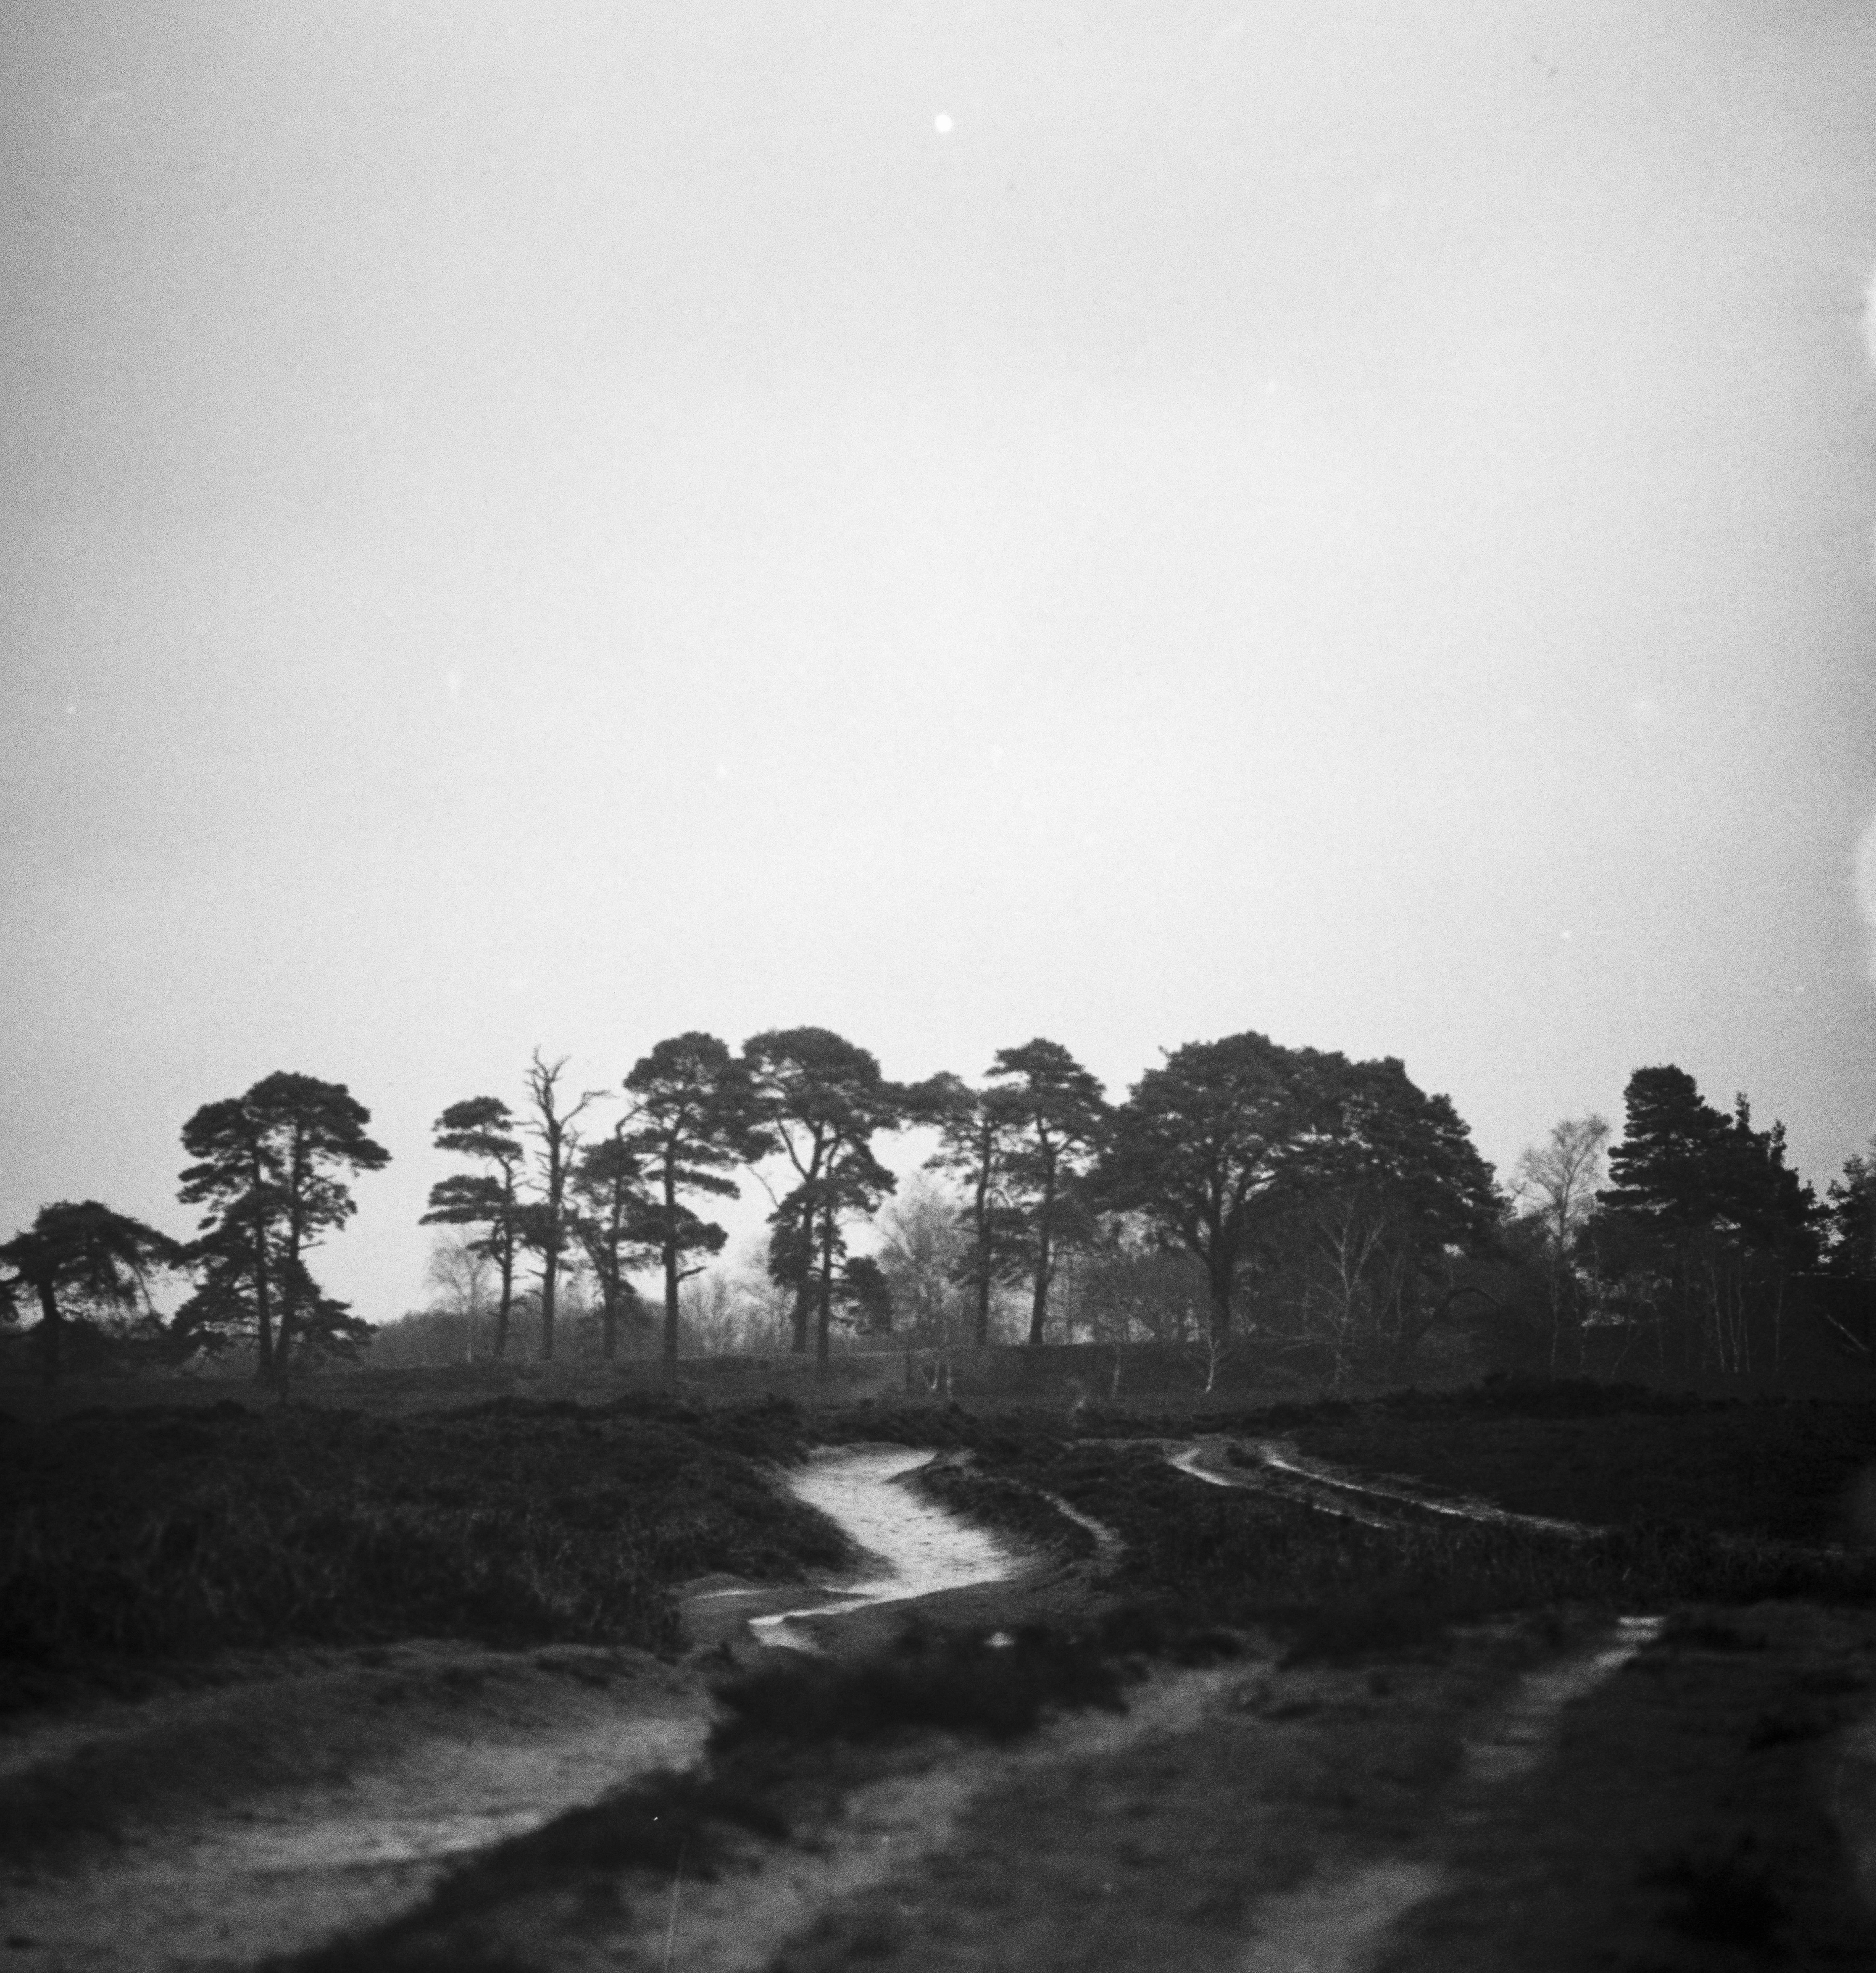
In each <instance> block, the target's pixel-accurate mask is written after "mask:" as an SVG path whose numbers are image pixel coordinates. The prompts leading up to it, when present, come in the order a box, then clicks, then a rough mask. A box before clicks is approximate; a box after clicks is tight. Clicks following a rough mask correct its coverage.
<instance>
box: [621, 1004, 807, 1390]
mask: <svg viewBox="0 0 1876 1973" xmlns="http://www.w3.org/2000/svg"><path fill="white" fill-rule="evenodd" d="M626 1096H627V1098H629V1101H630V1102H631V1105H632V1108H631V1111H630V1113H629V1115H628V1116H627V1117H626V1124H625V1127H624V1135H623V1140H622V1141H623V1143H624V1144H626V1146H627V1147H628V1148H629V1150H630V1151H631V1153H632V1155H633V1156H634V1157H636V1158H638V1159H639V1160H640V1162H641V1163H642V1166H643V1169H644V1172H645V1182H646V1184H647V1185H648V1186H649V1191H650V1196H649V1202H648V1209H647V1216H646V1219H645V1226H646V1229H647V1232H648V1237H649V1238H651V1239H652V1241H653V1242H655V1245H656V1248H657V1250H658V1257H659V1265H660V1266H661V1267H662V1269H663V1271H664V1277H665V1336H664V1354H665V1363H666V1365H667V1366H670V1365H674V1364H675V1363H676V1362H677V1360H678V1288H679V1285H680V1284H681V1282H682V1281H684V1280H685V1278H687V1277H688V1276H689V1275H691V1274H695V1273H696V1272H697V1271H698V1268H699V1267H701V1265H702V1262H701V1260H700V1261H698V1263H697V1264H696V1265H694V1266H687V1265H685V1263H686V1262H687V1261H689V1260H690V1258H691V1256H692V1255H713V1254H717V1253H721V1252H722V1249H723V1244H724V1240H725V1239H726V1238H727V1235H726V1234H725V1233H724V1230H723V1229H722V1228H721V1226H719V1225H716V1224H714V1222H711V1221H710V1220H707V1219H701V1218H700V1217H699V1216H698V1214H697V1213H696V1212H695V1211H693V1210H692V1209H691V1207H690V1206H687V1205H686V1204H685V1202H684V1200H683V1198H682V1196H681V1195H683V1194H684V1193H709V1194H711V1195H712V1196H715V1197H717V1198H720V1199H734V1198H735V1197H737V1194H738V1191H739V1188H738V1186H737V1183H736V1182H735V1180H733V1179H730V1178H728V1177H727V1176H724V1174H725V1173H727V1171H729V1170H731V1169H732V1168H734V1166H737V1165H741V1164H750V1163H754V1162H755V1160H757V1159H758V1158H760V1157H764V1156H765V1155H766V1153H768V1152H769V1151H770V1150H771V1149H773V1146H774V1143H775V1140H774V1138H773V1136H772V1134H770V1131H768V1130H766V1129H765V1128H764V1127H763V1119H762V1114H761V1111H760V1105H759V1104H758V1102H757V1094H756V1090H755V1086H754V1085H753V1082H752V1081H751V1079H750V1071H749V1068H748V1067H747V1065H746V1064H745V1063H744V1062H738V1061H737V1059H736V1058H734V1056H733V1055H731V1054H730V1051H729V1049H728V1048H727V1046H725V1045H724V1043H723V1042H721V1041H719V1040H718V1039H717V1037H716V1036H714V1035H706V1034H699V1033H695V1032H692V1033H689V1034H682V1035H675V1036H672V1037H671V1039H668V1040H667V1041H662V1042H659V1044H658V1045H657V1046H656V1047H655V1048H654V1049H652V1051H651V1052H650V1053H649V1055H644V1056H642V1057H641V1058H640V1059H639V1061H638V1062H636V1063H635V1064H634V1065H632V1072H631V1074H630V1075H628V1076H627V1077H626Z"/></svg>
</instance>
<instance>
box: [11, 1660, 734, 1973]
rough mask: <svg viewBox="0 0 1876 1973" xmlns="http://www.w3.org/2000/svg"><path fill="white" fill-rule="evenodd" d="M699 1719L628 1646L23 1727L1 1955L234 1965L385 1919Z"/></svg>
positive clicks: (268, 1687) (313, 1684)
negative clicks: (464, 1857) (469, 1856)
mask: <svg viewBox="0 0 1876 1973" xmlns="http://www.w3.org/2000/svg"><path fill="white" fill-rule="evenodd" d="M237 1670H238V1668H237ZM707 1726H708V1698H707V1694H706V1690H705V1687H704V1683H703V1681H702V1680H701V1677H699V1676H698V1674H697V1673H696V1672H695V1670H682V1669H680V1668H678V1667H671V1666H667V1665H665V1664H661V1663H659V1661H657V1660H656V1659H654V1658H650V1657H646V1656H645V1655H644V1654H642V1653H637V1652H616V1651H593V1650H580V1649H571V1648H566V1647H555V1648H554V1649H552V1650H548V1651H539V1652H535V1653H532V1654H515V1653H505V1652H496V1651H482V1650H479V1649H477V1648H475V1647H469V1646H460V1645H452V1644H407V1645H400V1646H396V1647H389V1648H387V1649H384V1650H375V1651H367V1652H359V1653H350V1654H340V1653H332V1654H322V1655H319V1656H314V1655H311V1654H309V1655H308V1656H306V1657H302V1658H301V1659H299V1660H298V1661H294V1662H293V1663H291V1664H284V1665H280V1666H276V1667H275V1668H273V1670H272V1671H271V1672H270V1673H269V1674H263V1675H257V1676H249V1677H240V1676H238V1675H237V1676H233V1677H231V1680H230V1683H227V1684H224V1685H219V1686H215V1687H208V1688H206V1689H202V1690H195V1691H191V1692H185V1693H170V1694H167V1695H165V1696H164V1697H160V1698H158V1699H155V1700H145V1701H143V1702H141V1703H136V1704H105V1705H100V1706H93V1707H91V1708H89V1709H87V1710H85V1711H83V1712H82V1713H78V1714H76V1715H74V1716H68V1717H65V1718H61V1719H55V1720H50V1721H44V1720H42V1721H38V1722H35V1723H31V1725H28V1726H15V1728H13V1729H12V1730H11V1732H9V1733H8V1734H7V1735H6V1736H5V1737H4V1738H3V1739H0V1827H3V1828H4V1830H5V1834H6V1837H7V1840H6V1843H5V1851H6V1855H7V1862H6V1863H5V1866H4V1867H3V1868H0V1927H3V1928H4V1939H5V1950H6V1956H5V1962H3V1963H4V1964H5V1966H6V1967H7V1968H8V1969H9V1973H11V1969H13V1968H19V1969H21V1973H25V1969H28V1968H40V1967H44V1968H60V1969H64V1968H71V1969H74V1973H77V1969H87V1973H88V1969H92V1968H96V1969H98V1973H106V1969H111V1973H118V1969H123V1973H130V1970H131V1969H139V1973H141V1969H157V1968H180V1967H218V1966H248V1965H253V1964H254V1963H255V1962H257V1961H258V1960H260V1959H261V1958H264V1957H266V1956H268V1955H272V1954H275V1953H279V1952H287V1951H291V1950H294V1949H297V1948H301V1947H302V1946H305V1945H309V1944H311V1943H312V1942H314V1941H315V1940H317V1939H322V1938H324V1937H326V1936H328V1935H331V1934H332V1933H334V1932H341V1931H350V1930H353V1929H358V1928H361V1927H364V1926H371V1925H374V1924H377V1923H381V1922H383V1921H384V1920H385V1919H388V1918H390V1917H391V1916H394V1914H395V1913H396V1912H398V1911H400V1910H402V1909H405V1908H406V1907H407V1906H410V1905H411V1904H413V1903H416V1902H417V1900H418V1899H420V1897H421V1896H422V1895H423V1893H424V1891H425V1890H427V1888H428V1887H429V1886H430V1883H432V1882H433V1880H434V1879H435V1877H436V1875H437V1874H438V1873H439V1871H440V1870H441V1869H442V1868H443V1866H444V1865H445V1864H446V1863H447V1862H448V1861H449V1860H450V1859H451V1858H453V1857H457V1856H459V1855H460V1854H462V1853H464V1852H465V1851H468V1850H474V1849H476V1848H479V1847H482V1846H483V1845H485V1844H489V1843H491V1842H493V1841H495V1840H499V1839H500V1838H501V1837H505V1836H508V1835H511V1834H515V1833H516V1832H517V1831H519V1830H521V1829H525V1828H528V1827H533V1826H534V1824H537V1823H539V1822H541V1821H544V1820H545V1819H546V1818H547V1817H549V1816H551V1815H554V1814H558V1813H559V1812H560V1811H562V1810H564V1809H566V1808H571V1807H574V1805H576V1804H579V1803H581V1802H584V1801H591V1800H592V1799H593V1798H594V1797H595V1796H596V1795H600V1794H601V1793H603V1791H605V1790H606V1788H609V1787H611V1786H613V1785H616V1783H618V1782H621V1781H623V1780H626V1779H629V1778H631V1777H632V1776H633V1775H636V1774H640V1773H642V1772H645V1771H647V1770H648V1769H653V1768H657V1767H662V1766H681V1765H685V1764H686V1763H687V1762H689V1761H691V1759H694V1758H695V1755H696V1753H697V1752H698V1749H699V1748H700V1747H701V1744H702V1741H703V1737H704V1733H705V1731H706V1729H707Z"/></svg>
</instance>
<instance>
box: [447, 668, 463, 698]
mask: <svg viewBox="0 0 1876 1973" xmlns="http://www.w3.org/2000/svg"><path fill="white" fill-rule="evenodd" d="M461 691H462V673H461V672H450V674H449V696H450V697H451V698H452V699H454V698H456V696H457V695H458V694H459V692H461Z"/></svg>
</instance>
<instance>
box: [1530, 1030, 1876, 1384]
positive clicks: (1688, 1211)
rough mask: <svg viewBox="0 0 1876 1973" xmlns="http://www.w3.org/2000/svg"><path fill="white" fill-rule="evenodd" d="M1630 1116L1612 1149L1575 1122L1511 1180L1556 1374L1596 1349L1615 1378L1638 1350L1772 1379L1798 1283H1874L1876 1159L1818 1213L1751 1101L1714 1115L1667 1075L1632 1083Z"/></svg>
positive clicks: (1677, 1075) (1856, 1168) (1663, 1359)
mask: <svg viewBox="0 0 1876 1973" xmlns="http://www.w3.org/2000/svg"><path fill="white" fill-rule="evenodd" d="M1624 1108H1625V1113H1626V1114H1625V1122H1624V1130H1623V1135H1622V1137H1620V1138H1619V1140H1616V1142H1615V1143H1613V1144H1611V1143H1610V1128H1609V1126H1608V1125H1607V1124H1606V1123H1605V1122H1604V1121H1603V1120H1602V1119H1601V1118H1600V1117H1583V1118H1580V1119H1574V1120H1567V1121H1564V1122H1562V1123H1560V1124H1557V1125H1556V1126H1555V1127H1554V1129H1553V1130H1551V1134H1550V1137H1549V1138H1548V1140H1547V1141H1546V1142H1545V1143H1544V1144H1542V1145H1541V1146H1538V1147H1533V1148H1532V1149H1531V1150H1527V1151H1526V1152H1525V1153H1524V1155H1523V1157H1521V1158H1520V1159H1519V1160H1518V1164H1517V1166H1516V1168H1515V1174H1514V1180H1513V1184H1512V1194H1511V1199H1510V1202H1509V1206H1508V1212H1507V1218H1506V1224H1505V1253H1506V1254H1507V1255H1508V1257H1509V1258H1511V1259H1512V1261H1513V1262H1514V1263H1515V1264H1518V1265H1521V1266H1522V1267H1523V1268H1524V1269H1525V1274H1526V1275H1527V1277H1529V1276H1531V1275H1535V1276H1537V1277H1538V1278H1541V1281H1542V1282H1543V1284H1544V1293H1543V1297H1542V1307H1543V1310H1544V1320H1543V1322H1542V1324H1541V1327H1543V1328H1544V1330H1545V1332H1546V1333H1545V1336H1544V1354H1545V1355H1546V1356H1547V1357H1548V1360H1549V1362H1550V1363H1551V1365H1552V1366H1553V1367H1557V1368H1569V1369H1577V1368H1580V1367H1583V1366H1584V1365H1585V1364H1587V1363H1589V1362H1590V1361H1591V1353H1592V1351H1593V1350H1597V1346H1599V1345H1600V1350H1598V1351H1597V1356H1596V1360H1597V1361H1598V1362H1599V1363H1608V1364H1611V1365H1613V1364H1619V1363H1622V1362H1624V1361H1633V1360H1634V1353H1635V1352H1636V1351H1637V1350H1642V1351H1645V1352H1646V1353H1649V1354H1650V1355H1652V1356H1653V1357H1654V1358H1655V1360H1657V1361H1658V1362H1659V1363H1662V1365H1664V1366H1672V1367H1674V1368H1675V1369H1679V1370H1683V1371H1691V1372H1695V1373H1698V1372H1700V1371H1701V1370H1704V1369H1713V1370H1720V1371H1728V1372H1749V1371H1751V1370H1753V1369H1755V1368H1758V1369H1763V1368H1766V1367H1769V1366H1767V1363H1765V1362H1764V1360H1763V1359H1764V1358H1765V1356H1767V1354H1768V1353H1776V1351H1777V1350H1778V1348H1779V1346H1780V1335H1781V1333H1782V1324H1783V1319H1784V1316H1785V1312H1786V1306H1787V1302H1788V1298H1789V1290H1790V1288H1791V1285H1792V1284H1793V1281H1796V1280H1798V1279H1799V1278H1802V1277H1805V1276H1809V1275H1818V1276H1824V1277H1832V1276H1834V1277H1838V1278H1861V1279H1863V1280H1871V1279H1876V1265H1873V1264H1872V1252H1871V1245H1872V1233H1873V1232H1876V1211H1873V1210H1872V1209H1873V1207H1876V1196H1873V1195H1872V1170H1873V1160H1872V1158H1871V1157H1868V1156H1859V1157H1852V1158H1851V1159H1850V1160H1848V1163H1846V1164H1845V1167H1844V1171H1843V1175H1842V1178H1841V1179H1839V1180H1836V1181H1835V1182H1833V1183H1832V1185H1831V1186H1830V1187H1829V1193H1828V1196H1827V1198H1826V1199H1825V1201H1824V1202H1822V1203H1820V1202H1819V1200H1818V1199H1817V1198H1816V1194H1815V1193H1814V1192H1813V1191H1812V1188H1811V1187H1810V1186H1809V1185H1807V1184H1806V1183H1804V1181H1803V1180H1802V1179H1801V1178H1800V1177H1799V1175H1798V1173H1796V1172H1795V1171H1794V1170H1792V1168H1791V1167H1790V1166H1789V1164H1788V1163H1786V1144H1785V1130H1784V1126H1783V1124H1778V1123H1774V1124H1773V1125H1772V1126H1771V1127H1770V1129H1768V1130H1760V1129H1758V1128H1757V1127H1755V1125H1754V1124H1753V1121H1752V1109H1751V1105H1750V1103H1749V1102H1748V1101H1747V1098H1745V1097H1744V1095H1740V1096H1738V1097H1736V1098H1734V1104H1733V1108H1732V1109H1731V1111H1730V1112H1729V1111H1724V1110H1721V1109H1719V1108H1716V1107H1715V1106H1714V1105H1713V1104H1710V1103H1708V1101H1706V1099H1705V1098H1704V1097H1702V1095H1701V1093H1700V1090H1699V1088H1698V1085H1697V1084H1696V1083H1695V1080H1694V1078H1693V1077H1692V1076H1691V1075H1688V1072H1686V1071H1685V1069H1683V1068H1678V1067H1677V1066H1675V1065H1673V1064H1671V1063H1668V1064H1659V1065H1654V1066H1652V1067H1648V1068H1638V1069H1637V1070H1636V1072H1634V1074H1633V1075H1632V1076H1631V1077H1630V1078H1629V1084H1628V1088H1627V1089H1626V1092H1625V1094H1624ZM1872 1151H1873V1152H1876V1146H1873V1147H1872ZM1529 1299H1530V1298H1529V1297H1527V1303H1528V1301H1529ZM1755 1352H1756V1353H1757V1356H1755Z"/></svg>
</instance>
